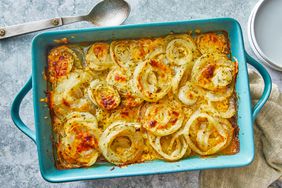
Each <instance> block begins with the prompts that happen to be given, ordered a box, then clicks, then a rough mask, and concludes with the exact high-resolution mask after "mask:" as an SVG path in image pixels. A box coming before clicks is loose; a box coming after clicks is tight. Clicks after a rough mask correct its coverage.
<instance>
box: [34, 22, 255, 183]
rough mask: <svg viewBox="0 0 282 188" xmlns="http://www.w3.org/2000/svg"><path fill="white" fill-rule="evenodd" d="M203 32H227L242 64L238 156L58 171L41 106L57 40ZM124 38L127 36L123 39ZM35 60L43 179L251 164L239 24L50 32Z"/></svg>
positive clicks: (37, 42) (250, 132) (38, 39)
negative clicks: (47, 71)
mask: <svg viewBox="0 0 282 188" xmlns="http://www.w3.org/2000/svg"><path fill="white" fill-rule="evenodd" d="M196 29H199V30H201V32H209V31H220V30H221V31H222V30H224V31H226V32H227V33H228V35H229V39H230V43H231V48H230V50H231V53H232V56H234V57H236V58H237V61H238V68H239V71H238V75H237V82H236V93H237V95H238V101H237V103H238V104H237V105H238V111H237V112H238V113H237V117H238V118H237V124H238V126H239V129H240V132H239V135H238V137H239V140H240V152H238V153H237V154H235V155H229V156H218V157H213V158H199V157H191V158H187V159H183V160H181V161H177V162H165V161H161V160H154V161H149V162H144V163H138V164H133V165H129V166H127V167H126V168H119V167H115V168H113V165H112V164H109V163H99V164H97V165H96V166H95V168H77V169H66V170H58V169H56V167H55V161H54V157H53V152H52V141H51V139H50V137H51V135H52V126H51V117H50V112H49V109H48V107H47V106H46V103H42V102H40V99H41V98H44V97H46V94H45V92H46V88H47V82H46V79H44V78H43V77H42V73H43V72H44V71H45V68H46V65H47V54H48V50H49V49H50V47H54V46H57V45H58V44H57V43H56V42H55V41H54V40H58V39H62V38H67V39H68V40H69V42H70V43H80V42H89V41H92V42H95V41H107V40H118V39H125V38H126V39H134V38H148V37H159V36H164V35H168V34H169V33H171V32H173V33H185V32H187V31H191V30H196ZM125 36H126V37H125ZM32 61H33V87H34V88H33V99H34V112H35V127H36V137H37V147H38V156H39V164H40V170H41V173H42V176H43V178H45V179H46V180H47V181H52V182H63V181H74V180H86V179H97V178H107V177H122V176H134V175H146V174H155V173H169V172H180V171H185V170H198V169H209V168H226V167H239V166H244V165H247V164H249V163H250V162H251V161H252V159H253V156H254V147H253V129H252V118H251V103H250V93H249V85H248V77H247V68H246V62H245V56H244V46H243V40H242V33H241V28H240V25H239V24H238V22H237V21H235V20H233V19H229V18H222V19H210V20H194V21H193V20H192V21H183V22H171V23H156V24H141V25H128V26H118V27H109V28H95V29H85V30H74V31H57V32H47V33H43V34H40V35H38V36H37V37H36V38H35V39H34V40H33V45H32Z"/></svg>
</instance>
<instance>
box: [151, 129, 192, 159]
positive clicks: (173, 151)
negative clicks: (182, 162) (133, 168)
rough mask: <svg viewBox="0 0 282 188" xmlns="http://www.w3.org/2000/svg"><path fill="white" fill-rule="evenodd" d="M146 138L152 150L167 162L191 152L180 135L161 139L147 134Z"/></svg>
mask: <svg viewBox="0 0 282 188" xmlns="http://www.w3.org/2000/svg"><path fill="white" fill-rule="evenodd" d="M147 136H148V140H149V143H150V145H151V146H152V147H153V149H154V150H155V151H156V152H157V153H158V154H159V155H160V156H161V157H162V158H164V159H165V160H167V161H176V160H179V159H181V158H182V157H183V156H184V155H185V154H187V155H189V154H190V152H191V149H190V148H189V147H188V144H187V141H186V139H185V138H184V136H183V135H182V134H177V133H175V134H172V135H168V136H163V137H161V136H155V135H153V134H151V133H148V134H147Z"/></svg>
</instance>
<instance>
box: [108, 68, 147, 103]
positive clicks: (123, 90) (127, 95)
mask: <svg viewBox="0 0 282 188" xmlns="http://www.w3.org/2000/svg"><path fill="white" fill-rule="evenodd" d="M107 83H108V84H109V85H112V86H114V87H115V88H116V89H117V90H118V92H119V94H120V97H121V103H122V105H124V106H126V107H135V106H138V105H140V104H141V103H142V102H143V101H144V100H143V99H141V98H140V97H138V96H137V95H136V94H135V93H133V92H132V90H131V87H130V76H129V75H127V72H125V71H123V70H122V69H120V68H116V69H112V70H111V71H110V72H109V73H108V76H107Z"/></svg>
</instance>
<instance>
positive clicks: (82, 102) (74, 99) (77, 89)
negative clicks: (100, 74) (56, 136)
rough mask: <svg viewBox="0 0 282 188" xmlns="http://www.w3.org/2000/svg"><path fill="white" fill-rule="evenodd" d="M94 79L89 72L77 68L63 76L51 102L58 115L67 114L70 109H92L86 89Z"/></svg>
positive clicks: (52, 94) (83, 110) (82, 110)
mask: <svg viewBox="0 0 282 188" xmlns="http://www.w3.org/2000/svg"><path fill="white" fill-rule="evenodd" d="M91 80H92V75H91V74H89V73H88V72H83V71H81V70H76V71H74V72H72V73H70V74H69V75H68V76H67V77H65V78H63V79H62V80H61V81H60V82H59V83H58V84H57V86H56V87H55V88H54V90H53V92H52V93H51V96H50V104H51V107H52V108H53V109H54V112H55V113H56V115H58V116H65V115H66V114H67V113H69V112H70V111H74V110H75V111H80V112H86V111H90V112H91V111H92V110H93V105H92V103H91V101H90V100H89V99H88V97H87V95H86V92H85V89H86V87H87V86H88V83H89V82H90V81H91Z"/></svg>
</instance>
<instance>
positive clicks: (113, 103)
mask: <svg viewBox="0 0 282 188" xmlns="http://www.w3.org/2000/svg"><path fill="white" fill-rule="evenodd" d="M88 96H89V98H90V99H91V101H92V102H93V103H94V104H95V105H97V106H99V107H101V108H103V109H105V110H113V109H115V108H116V107H118V105H119V103H120V96H119V93H118V92H117V90H116V89H115V88H113V87H112V86H110V85H108V84H107V83H106V82H104V81H100V80H94V81H92V82H91V83H90V86H89V88H88Z"/></svg>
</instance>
